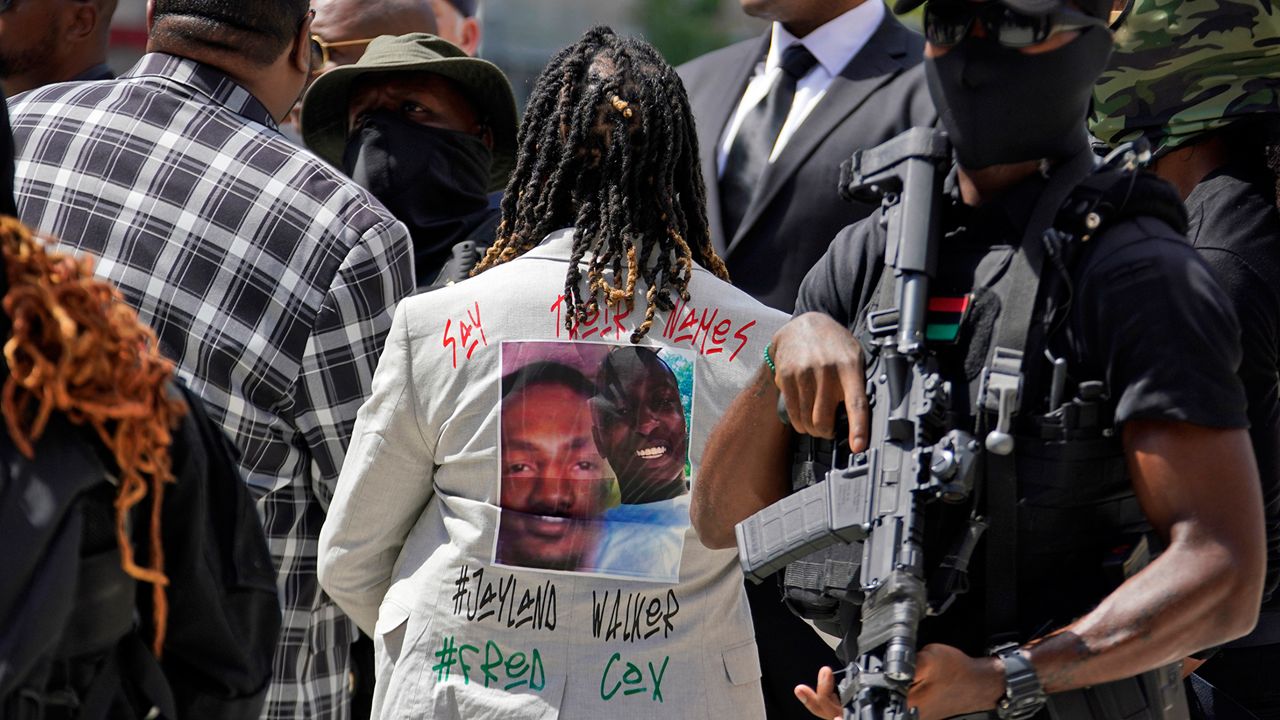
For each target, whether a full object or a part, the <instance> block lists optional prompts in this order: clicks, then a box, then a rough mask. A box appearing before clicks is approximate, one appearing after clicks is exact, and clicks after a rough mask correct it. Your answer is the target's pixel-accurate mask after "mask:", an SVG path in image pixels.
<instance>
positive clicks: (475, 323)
mask: <svg viewBox="0 0 1280 720" xmlns="http://www.w3.org/2000/svg"><path fill="white" fill-rule="evenodd" d="M441 345H442V346H443V347H445V348H447V349H449V350H451V351H452V352H453V367H454V368H455V369H456V368H457V367H458V348H459V347H461V348H462V349H463V350H464V351H465V352H466V357H465V358H464V359H466V360H470V359H471V356H472V355H473V354H475V351H476V348H478V347H481V346H483V347H489V340H488V338H486V337H485V336H484V327H483V326H482V325H481V324H480V303H478V302H477V303H476V304H475V311H474V312H472V311H471V310H467V316H466V318H465V319H463V320H459V321H458V323H457V328H456V329H455V328H454V322H453V319H452V318H450V319H448V320H446V321H445V323H444V336H443V337H442V338H441Z"/></svg>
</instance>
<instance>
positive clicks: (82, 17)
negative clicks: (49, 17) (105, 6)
mask: <svg viewBox="0 0 1280 720" xmlns="http://www.w3.org/2000/svg"><path fill="white" fill-rule="evenodd" d="M67 10H68V12H69V13H70V16H71V20H70V22H68V23H67V24H66V31H65V32H66V34H65V35H64V36H63V37H64V39H65V40H67V41H69V42H72V43H81V42H84V41H85V39H87V38H89V37H91V36H93V34H94V29H95V28H96V27H97V26H98V6H97V4H96V3H91V2H78V3H71V4H70V5H69V6H67Z"/></svg>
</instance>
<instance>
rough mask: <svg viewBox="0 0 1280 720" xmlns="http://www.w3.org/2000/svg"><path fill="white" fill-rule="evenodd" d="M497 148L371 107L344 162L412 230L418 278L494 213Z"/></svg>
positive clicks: (428, 275) (424, 278)
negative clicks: (493, 176) (492, 177)
mask: <svg viewBox="0 0 1280 720" xmlns="http://www.w3.org/2000/svg"><path fill="white" fill-rule="evenodd" d="M492 164H493V154H492V152H490V150H489V148H488V147H486V146H485V144H484V142H482V141H481V140H480V139H479V138H477V137H475V136H474V135H469V134H467V133H463V132H458V131H456V130H445V129H443V128H435V127H428V126H426V125H419V124H418V123H415V122H412V121H410V120H406V119H404V118H402V117H400V116H399V115H397V114H395V113H393V112H391V111H388V110H378V111H375V112H373V113H370V114H369V115H367V116H366V117H365V118H364V119H363V121H362V122H361V123H360V125H359V126H358V127H356V128H355V129H354V130H353V131H352V133H351V136H350V137H349V138H348V140H347V148H346V151H345V152H344V153H343V156H342V169H343V171H344V172H346V173H347V175H348V176H350V177H351V179H352V180H354V181H356V182H357V183H359V184H360V186H361V187H363V188H364V189H366V190H368V191H369V192H370V193H372V194H373V196H374V197H376V198H378V200H379V201H380V202H381V203H382V204H383V205H385V206H386V208H387V210H390V211H391V214H392V215H395V216H396V219H398V220H400V222H403V223H404V224H405V225H406V226H407V227H408V228H409V233H410V234H411V235H412V236H413V254H414V265H415V266H416V268H415V269H416V270H417V273H418V280H419V282H420V283H423V282H430V281H431V280H432V279H433V278H435V276H436V275H437V274H438V273H439V271H440V267H441V266H442V265H443V264H444V263H445V261H446V260H447V259H448V258H449V256H450V249H451V248H452V247H453V246H454V245H456V244H457V243H459V242H462V241H463V240H466V239H467V237H468V236H469V235H470V234H471V232H472V231H473V230H475V229H476V228H477V227H478V226H479V225H480V224H481V223H483V222H484V221H485V220H486V219H487V218H488V217H489V215H490V214H491V212H492V211H491V210H490V209H489V197H488V192H487V190H488V185H489V171H490V167H491V166H492Z"/></svg>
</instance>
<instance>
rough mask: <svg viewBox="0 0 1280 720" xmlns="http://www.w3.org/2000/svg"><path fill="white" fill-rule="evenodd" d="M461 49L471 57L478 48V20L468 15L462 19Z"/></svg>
mask: <svg viewBox="0 0 1280 720" xmlns="http://www.w3.org/2000/svg"><path fill="white" fill-rule="evenodd" d="M460 39H461V41H462V51H463V52H465V53H466V54H468V55H470V56H471V57H475V56H476V51H477V50H479V49H480V21H479V20H476V19H475V18H473V17H469V18H467V19H465V20H463V21H462V37H461V38H460Z"/></svg>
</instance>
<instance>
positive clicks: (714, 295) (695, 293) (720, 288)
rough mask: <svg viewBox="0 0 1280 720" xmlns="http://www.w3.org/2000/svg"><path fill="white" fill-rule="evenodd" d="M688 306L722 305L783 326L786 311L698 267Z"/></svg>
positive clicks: (715, 306) (762, 320)
mask: <svg viewBox="0 0 1280 720" xmlns="http://www.w3.org/2000/svg"><path fill="white" fill-rule="evenodd" d="M688 304H689V305H691V306H706V307H713V308H723V309H724V310H725V311H732V312H737V313H740V314H741V315H742V316H743V317H745V318H748V319H751V320H755V321H757V322H759V323H762V324H765V325H769V326H774V325H777V326H779V327H780V326H781V325H782V324H783V323H785V322H786V321H787V317H788V316H787V314H786V313H784V312H782V311H780V310H776V309H774V308H771V307H769V306H768V305H765V304H764V303H762V302H760V301H759V300H757V299H755V298H754V297H752V296H751V295H749V294H747V293H746V292H745V291H743V290H741V289H739V288H738V287H736V286H734V285H732V284H731V283H728V282H725V281H724V280H721V279H720V278H718V277H716V276H715V275H714V274H713V273H712V272H711V271H709V270H707V269H705V268H702V267H698V268H697V269H695V270H694V273H693V281H692V282H691V283H690V284H689V303H688Z"/></svg>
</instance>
